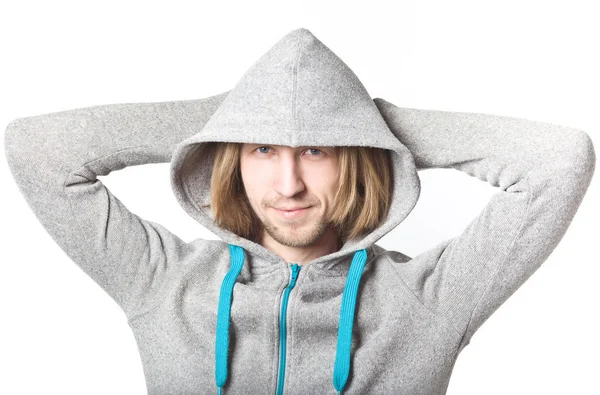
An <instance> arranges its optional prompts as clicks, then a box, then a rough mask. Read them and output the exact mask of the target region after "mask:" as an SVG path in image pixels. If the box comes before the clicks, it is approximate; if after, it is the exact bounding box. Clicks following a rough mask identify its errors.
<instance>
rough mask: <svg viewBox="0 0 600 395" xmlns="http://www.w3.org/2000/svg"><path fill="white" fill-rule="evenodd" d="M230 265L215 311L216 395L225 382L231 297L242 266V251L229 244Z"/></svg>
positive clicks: (219, 392)
mask: <svg viewBox="0 0 600 395" xmlns="http://www.w3.org/2000/svg"><path fill="white" fill-rule="evenodd" d="M229 253H230V257H231V264H230V267H229V271H228V272H227V274H226V275H225V278H224V279H223V282H222V283H221V293H220V295H219V309H218V310H217V340H216V343H215V358H216V364H215V366H216V369H215V380H216V382H217V387H218V392H217V393H218V395H221V390H222V388H223V386H224V385H225V382H226V381H227V352H228V349H229V319H230V313H231V296H232V294H233V286H234V285H235V281H236V279H237V277H238V275H239V274H240V271H241V270H242V266H243V265H244V249H243V248H242V247H239V246H236V245H233V244H229Z"/></svg>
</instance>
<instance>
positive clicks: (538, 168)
mask: <svg viewBox="0 0 600 395" xmlns="http://www.w3.org/2000/svg"><path fill="white" fill-rule="evenodd" d="M375 103H376V105H377V106H378V108H379V109H380V112H381V113H382V116H383V117H384V119H385V120H386V122H387V124H388V126H389V128H390V130H391V131H392V133H394V135H395V136H396V137H397V138H398V139H399V140H400V141H401V142H402V143H403V144H404V145H405V146H406V147H407V148H408V149H409V150H410V151H411V153H412V155H413V158H414V160H415V164H416V167H417V170H421V169H429V168H454V169H457V170H460V171H462V172H465V173H467V174H468V175H470V176H472V177H477V178H479V179H480V180H482V181H486V182H488V183H489V184H491V185H492V186H495V187H498V188H500V191H499V192H497V193H495V194H494V195H493V196H492V198H491V200H490V201H489V203H488V204H487V205H486V206H485V208H484V209H483V210H482V211H481V212H480V213H479V215H477V216H476V217H475V218H474V219H473V220H472V221H471V222H470V223H469V225H468V226H467V227H466V229H465V230H464V231H463V232H462V234H460V235H459V236H458V237H455V238H452V239H450V240H446V241H444V242H442V243H440V244H439V245H437V246H435V247H433V248H432V249H430V250H428V251H425V252H423V253H421V254H419V255H418V256H416V257H415V258H413V260H412V261H411V262H408V263H407V264H408V265H409V266H410V268H409V269H407V270H406V271H404V272H403V273H404V275H403V280H404V281H405V282H406V283H407V285H408V286H409V287H410V288H412V290H413V292H414V293H415V294H416V295H417V297H419V298H420V299H421V301H422V303H423V304H425V305H426V306H427V307H428V308H429V309H431V310H432V311H434V312H435V313H436V314H437V315H438V316H441V317H442V318H443V319H444V320H445V321H446V322H448V323H449V324H450V325H451V326H452V327H454V328H455V329H456V330H457V331H458V332H459V333H460V334H462V335H463V339H462V342H461V345H460V349H462V348H463V347H464V346H466V345H467V344H468V343H469V342H470V339H471V337H472V336H473V334H474V333H475V332H476V331H477V329H478V328H479V327H480V326H481V325H482V324H483V323H484V322H485V321H486V320H487V319H488V318H489V316H490V315H491V314H492V313H494V312H495V311H496V310H497V309H498V307H499V306H500V305H501V304H502V303H504V302H505V301H506V300H507V299H508V298H509V297H510V296H511V295H512V294H513V293H514V292H515V291H516V290H517V289H518V288H519V287H520V286H521V285H522V284H523V283H524V282H525V281H526V280H527V279H528V278H529V277H530V276H531V275H532V274H533V273H534V272H535V271H536V270H537V269H538V268H539V267H540V266H541V265H542V263H543V262H544V261H545V260H546V259H547V257H548V256H549V255H550V253H551V252H552V251H553V250H554V248H555V247H556V246H557V244H558V243H559V241H560V240H561V239H562V237H563V235H564V234H565V232H566V230H567V228H568V226H569V225H570V223H571V221H572V219H573V217H574V215H575V213H576V212H577V209H578V207H579V205H580V203H581V201H582V199H583V197H584V195H585V193H586V191H587V188H588V185H589V184H590V181H591V178H592V175H593V173H594V169H595V163H596V156H595V151H594V146H593V144H592V141H591V139H590V137H589V135H588V134H586V133H585V132H583V131H581V130H578V129H573V128H569V127H564V126H558V125H553V124H549V123H544V122H538V121H531V120H526V119H519V118H513V117H506V116H496V115H490V114H477V113H464V112H462V113H461V112H448V111H432V110H422V109H411V108H399V107H397V106H395V105H393V104H391V103H389V102H387V101H385V100H383V99H375ZM408 273H410V275H409V274H408Z"/></svg>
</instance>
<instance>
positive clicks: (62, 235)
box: [5, 29, 595, 395]
mask: <svg viewBox="0 0 600 395" xmlns="http://www.w3.org/2000/svg"><path fill="white" fill-rule="evenodd" d="M5 146H6V154H7V159H8V162H9V164H10V167H11V170H12V172H13V175H14V176H15V179H16V181H17V183H18V185H19V188H20V190H21V191H22V192H23V194H24V196H25V198H26V199H27V201H28V202H29V204H30V206H31V208H32V209H33V211H34V212H35V214H36V215H37V217H38V218H39V219H40V221H41V223H42V224H43V226H44V227H45V228H46V229H47V230H48V232H49V233H50V234H51V235H52V237H53V238H54V240H56V242H57V243H58V244H59V245H60V246H61V248H63V249H64V251H65V252H66V253H67V254H68V255H69V257H70V258H71V259H72V260H73V261H74V262H75V263H76V264H77V265H79V267H81V269H82V270H84V271H85V272H86V273H87V274H89V275H90V276H91V277H92V278H93V279H94V280H95V281H96V282H97V283H98V284H99V285H100V286H101V287H102V288H103V289H104V290H105V291H106V292H107V293H108V294H109V295H110V296H111V297H112V298H113V299H114V300H115V301H116V303H118V304H119V306H120V307H121V308H122V309H123V311H124V312H125V314H126V315H127V317H128V320H129V321H128V322H129V325H130V326H131V328H132V331H133V333H134V335H135V337H136V340H137V344H138V346H139V350H140V355H141V357H142V362H143V364H144V373H145V376H146V382H147V388H148V393H149V394H156V395H158V394H166V393H171V394H184V393H207V392H212V391H215V392H219V393H227V394H248V393H252V394H267V393H277V394H282V393H288V394H324V393H334V392H337V393H342V392H343V393H348V394H351V393H352V394H412V395H416V394H427V395H432V394H443V393H445V392H446V388H447V385H448V382H449V379H450V375H451V373H452V368H453V366H454V363H455V361H456V358H457V357H458V355H459V353H460V352H461V351H462V349H463V348H464V347H465V346H466V345H468V344H469V341H470V339H471V338H472V336H473V334H474V333H475V332H476V331H477V329H478V328H479V327H480V326H481V325H482V324H483V323H484V322H485V321H486V319H487V318H488V317H489V316H490V315H491V314H492V313H493V312H494V311H495V310H496V309H497V308H498V307H499V306H500V305H501V304H502V303H504V301H506V299H507V298H509V297H510V296H511V295H512V294H513V293H514V292H515V291H516V290H517V289H518V288H519V287H520V286H521V285H522V284H523V283H524V282H525V281H526V280H527V279H528V278H529V277H530V276H531V275H532V274H533V273H534V272H535V271H536V270H537V269H538V268H539V267H540V265H541V264H542V263H543V262H544V261H545V260H546V258H547V257H548V256H549V254H550V253H551V252H552V251H553V249H554V248H555V247H556V245H557V244H558V242H559V241H560V240H561V238H562V236H563V235H564V233H565V232H566V230H567V228H568V226H569V224H570V222H571V220H572V218H573V216H574V215H575V213H576V211H577V208H578V207H579V205H580V203H581V201H582V199H583V197H584V195H585V192H586V190H587V187H588V185H589V183H590V179H591V177H592V175H593V173H594V169H595V151H594V148H593V145H592V143H591V140H590V138H589V136H588V135H587V134H586V133H584V132H582V131H580V130H576V129H572V128H568V127H563V126H558V125H551V124H547V123H542V122H535V121H529V120H524V119H517V118H510V117H500V116H492V115H485V114H474V113H452V112H444V111H428V110H418V109H407V108H399V107H396V106H394V105H393V104H391V103H389V102H387V101H385V100H382V99H375V100H372V99H371V97H370V96H369V94H368V93H367V91H366V89H365V88H364V86H363V85H362V84H361V82H360V81H359V80H358V78H357V77H356V75H354V73H353V72H352V71H351V70H350V69H349V68H348V66H347V65H345V64H344V62H343V61H342V60H341V59H339V57H337V56H336V55H335V54H334V53H333V52H332V51H331V50H330V49H329V48H327V47H326V46H325V45H324V44H323V43H322V42H320V41H319V40H318V39H317V38H316V37H314V35H312V34H311V33H310V31H308V30H306V29H297V30H294V31H292V32H290V33H289V34H288V35H286V36H285V37H283V38H282V39H281V40H280V41H279V42H277V43H276V44H275V45H274V46H273V48H271V49H270V50H269V51H268V52H267V53H266V54H264V55H263V56H262V57H261V58H260V59H259V60H258V61H257V62H256V64H255V65H253V66H252V67H251V68H250V69H249V70H248V71H247V72H246V73H245V74H244V76H243V77H242V78H241V80H240V81H239V82H238V83H237V85H236V86H235V88H234V89H232V90H231V91H228V92H225V93H222V94H220V95H216V96H212V97H209V98H206V99H202V100H189V101H179V102H163V103H131V104H114V105H105V106H96V107H89V108H83V109H76V110H70V111H64V112H59V113H53V114H45V115H40V116H35V117H27V118H20V119H17V120H14V121H13V122H11V123H10V124H9V125H8V128H7V131H6V135H5ZM167 161H170V162H171V183H172V187H173V191H174V193H175V196H176V197H177V199H178V201H179V202H180V203H181V205H182V207H183V208H184V209H185V210H186V212H188V213H189V214H190V215H191V216H192V217H193V218H194V219H196V220H197V221H198V222H199V223H200V224H202V225H203V226H205V227H206V228H208V229H209V230H211V231H212V232H213V233H215V234H216V235H217V236H219V237H220V238H221V239H222V241H212V240H202V239H196V240H193V241H192V242H189V243H186V242H184V241H182V240H181V239H180V238H178V237H177V236H176V235H174V234H173V233H171V232H170V231H169V230H167V229H166V228H164V227H163V226H161V225H160V224H157V223H154V222H151V221H147V220H144V219H143V218H140V217H139V216H137V215H135V214H133V213H132V212H130V211H129V210H128V209H127V208H126V207H125V206H124V205H123V204H122V203H121V202H120V201H119V200H118V198H116V197H115V196H114V195H113V194H112V193H111V192H110V191H109V190H108V189H107V188H106V187H105V186H104V185H103V184H102V183H101V182H100V181H99V180H98V179H97V176H98V175H106V174H109V173H110V172H111V171H114V170H119V169H122V168H124V167H126V166H133V165H139V164H144V163H155V162H167ZM434 167H437V168H454V169H457V170H460V171H464V172H465V173H467V174H469V175H471V176H474V177H477V178H479V179H481V180H482V181H487V182H488V183H490V184H491V185H493V186H496V187H499V188H500V191H499V192H498V193H497V194H495V195H494V196H493V198H492V199H491V200H490V202H489V204H488V205H487V206H486V207H485V208H484V210H483V211H482V212H481V213H480V214H479V215H478V216H477V217H476V218H474V220H473V221H472V222H471V223H470V224H469V226H468V227H467V228H466V229H465V230H464V232H463V233H462V234H461V235H459V236H458V237H456V238H453V239H449V240H445V241H443V242H441V243H439V244H438V245H436V246H434V247H432V248H431V249H429V250H427V251H425V252H423V253H421V254H419V255H418V256H415V257H413V258H411V257H408V256H406V255H404V254H402V253H400V252H397V251H387V250H385V249H383V248H382V247H380V246H378V245H377V244H375V243H376V242H377V241H378V240H379V239H380V238H381V237H383V236H385V235H386V234H387V233H388V232H390V231H391V230H392V229H394V228H395V227H396V226H397V225H398V224H400V223H401V222H402V221H403V220H404V218H406V216H407V215H408V214H409V213H410V212H411V210H412V209H413V207H414V206H415V204H416V202H417V199H418V196H419V191H420V184H419V177H418V174H417V171H418V170H421V169H427V168H434ZM296 210H298V211H296ZM300 210H301V211H300ZM284 211H293V212H284ZM215 387H216V388H215Z"/></svg>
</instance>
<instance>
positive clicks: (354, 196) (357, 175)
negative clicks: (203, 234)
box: [210, 142, 392, 242]
mask: <svg viewBox="0 0 600 395" xmlns="http://www.w3.org/2000/svg"><path fill="white" fill-rule="evenodd" d="M210 144H214V147H213V148H214V152H215V159H214V165H213V169H212V176H211V182H210V190H211V192H210V193H211V196H210V197H211V211H212V213H213V215H214V221H215V223H216V224H217V225H219V226H221V227H222V228H225V229H227V230H229V231H231V232H233V233H235V234H237V235H238V236H241V237H244V238H247V239H249V240H252V241H255V242H258V240H257V238H258V236H259V234H260V231H261V227H262V226H261V222H260V220H259V218H258V217H257V216H256V214H255V213H254V210H253V209H252V206H251V205H250V202H249V201H248V197H247V196H246V192H245V189H244V187H243V184H242V175H241V171H240V152H241V146H242V144H241V143H229V142H226V143H222V142H218V143H210ZM334 148H335V152H336V155H337V156H338V164H339V167H338V171H339V180H340V182H339V184H338V189H337V192H336V194H335V201H334V203H333V207H332V210H331V216H330V218H329V221H330V224H331V226H332V227H333V228H334V229H335V230H336V231H337V232H338V234H339V235H340V238H341V239H342V241H343V242H345V241H346V240H347V239H353V238H355V237H357V236H360V235H362V234H364V233H368V232H371V231H372V230H374V229H375V228H377V227H378V226H379V225H380V224H381V222H383V220H385V218H386V217H387V214H388V210H389V206H390V204H391V192H392V191H391V187H392V174H391V159H390V152H389V150H386V149H381V148H374V147H345V146H338V147H334ZM232 208H235V209H232Z"/></svg>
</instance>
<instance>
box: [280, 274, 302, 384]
mask: <svg viewBox="0 0 600 395" xmlns="http://www.w3.org/2000/svg"><path fill="white" fill-rule="evenodd" d="M289 267H290V271H291V272H290V281H289V283H288V286H287V287H285V289H284V290H283V294H282V296H281V308H280V315H279V368H278V372H277V392H276V394H277V395H281V394H283V383H284V381H285V367H286V352H287V306H288V301H289V297H290V292H291V291H292V289H293V288H294V286H295V285H296V280H297V279H298V273H299V272H300V268H301V266H300V265H298V264H297V263H293V264H290V265H289Z"/></svg>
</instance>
